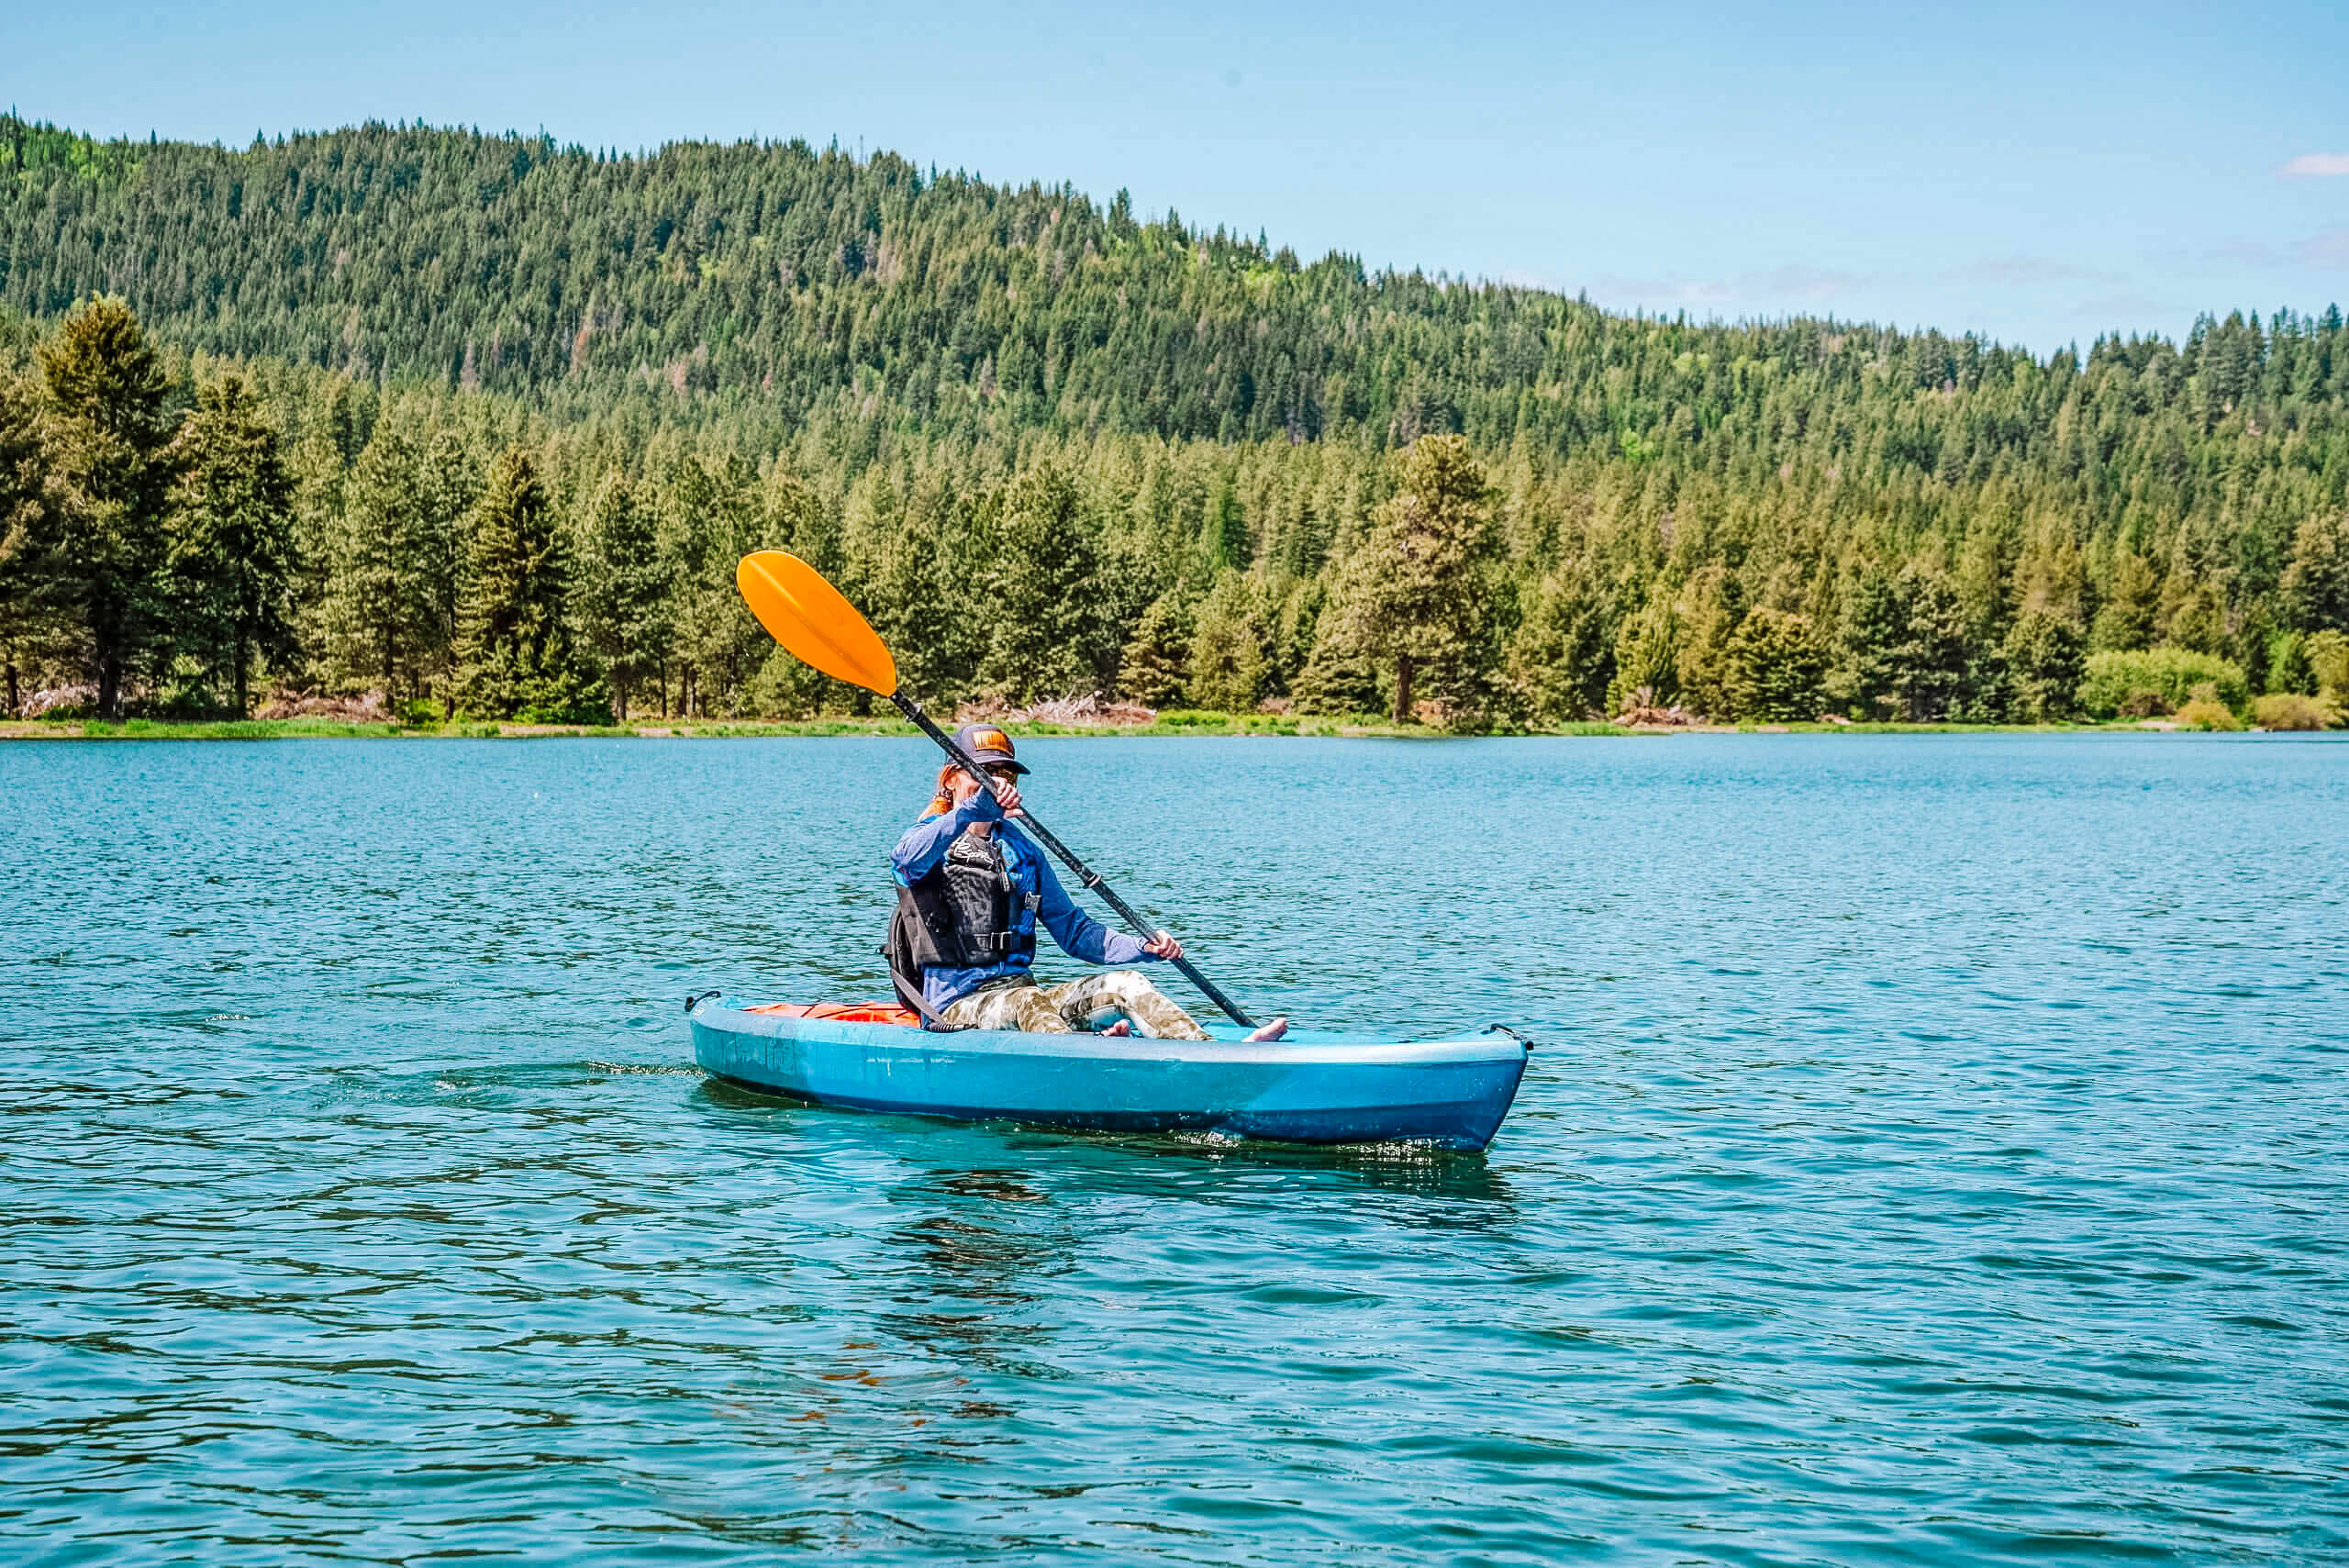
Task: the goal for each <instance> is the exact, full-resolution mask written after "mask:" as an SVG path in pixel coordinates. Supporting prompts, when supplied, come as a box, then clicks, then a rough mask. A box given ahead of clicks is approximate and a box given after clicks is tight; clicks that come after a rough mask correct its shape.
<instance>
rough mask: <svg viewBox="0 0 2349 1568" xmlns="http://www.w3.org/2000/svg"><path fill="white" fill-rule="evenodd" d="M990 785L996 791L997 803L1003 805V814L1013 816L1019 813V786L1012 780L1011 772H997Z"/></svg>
mask: <svg viewBox="0 0 2349 1568" xmlns="http://www.w3.org/2000/svg"><path fill="white" fill-rule="evenodd" d="M988 787H989V788H991V789H993V790H994V791H995V798H996V805H998V806H1002V807H1003V814H1004V815H1005V816H1006V817H1011V816H1015V815H1017V814H1018V812H1019V785H1018V784H1013V783H1012V782H1011V775H1010V774H1009V773H997V774H996V776H995V777H994V779H993V780H992V781H991V783H990V784H989V785H988Z"/></svg>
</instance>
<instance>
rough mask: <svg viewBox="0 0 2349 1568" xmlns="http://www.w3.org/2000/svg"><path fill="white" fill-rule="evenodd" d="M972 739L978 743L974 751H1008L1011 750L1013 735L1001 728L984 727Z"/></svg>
mask: <svg viewBox="0 0 2349 1568" xmlns="http://www.w3.org/2000/svg"><path fill="white" fill-rule="evenodd" d="M971 739H972V740H973V741H974V742H975V743H976V744H975V745H974V747H973V748H972V749H973V750H974V751H1010V750H1011V737H1010V736H1008V735H1006V734H1005V733H1004V732H1003V731H1002V730H1000V729H982V730H980V731H979V732H978V733H977V734H975V735H974V736H972V737H971Z"/></svg>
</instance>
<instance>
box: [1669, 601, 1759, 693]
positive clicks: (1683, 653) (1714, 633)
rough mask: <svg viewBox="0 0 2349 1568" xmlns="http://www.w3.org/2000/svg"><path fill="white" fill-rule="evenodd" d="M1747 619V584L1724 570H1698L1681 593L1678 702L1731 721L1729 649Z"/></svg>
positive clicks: (1675, 670) (1677, 658)
mask: <svg viewBox="0 0 2349 1568" xmlns="http://www.w3.org/2000/svg"><path fill="white" fill-rule="evenodd" d="M1744 617H1745V592H1744V585H1743V584H1742V583H1741V582H1740V581H1739V580H1738V577H1737V574H1736V573H1733V572H1731V571H1730V570H1729V569H1728V568H1727V567H1725V566H1720V565H1709V566H1705V567H1702V568H1700V569H1699V570H1698V571H1697V572H1696V573H1694V574H1692V575H1691V576H1690V577H1689V579H1688V584H1687V587H1685V588H1683V589H1682V590H1681V593H1680V601H1679V605H1678V619H1679V621H1680V628H1681V631H1680V651H1679V654H1678V656H1677V657H1676V658H1675V661H1674V673H1675V674H1676V675H1677V676H1678V677H1679V684H1680V700H1681V702H1682V704H1683V705H1685V706H1687V707H1689V708H1692V709H1694V710H1695V711H1696V712H1698V713H1700V714H1703V715H1705V716H1706V717H1709V718H1727V717H1730V716H1731V713H1733V712H1734V711H1735V710H1734V708H1733V706H1732V705H1731V700H1730V694H1729V676H1730V649H1731V643H1732V642H1733V641H1734V640H1735V639H1736V637H1737V628H1738V625H1739V623H1740V622H1741V621H1742V620H1743V619H1744Z"/></svg>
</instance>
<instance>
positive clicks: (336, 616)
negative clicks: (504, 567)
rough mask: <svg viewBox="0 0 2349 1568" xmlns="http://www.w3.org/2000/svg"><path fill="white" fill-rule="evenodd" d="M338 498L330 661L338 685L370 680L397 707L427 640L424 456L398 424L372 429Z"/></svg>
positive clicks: (414, 680) (412, 683)
mask: <svg viewBox="0 0 2349 1568" xmlns="http://www.w3.org/2000/svg"><path fill="white" fill-rule="evenodd" d="M344 495H345V497H346V502H345V506H344V509H343V515H342V519H341V526H340V528H338V529H337V530H336V537H335V543H334V563H333V569H332V572H331V574H330V576H329V578H328V584H327V595H328V605H327V613H326V617H325V618H326V630H327V638H328V657H329V661H330V662H331V665H332V667H333V669H334V671H335V673H337V675H338V676H339V677H340V681H341V684H345V685H348V686H354V687H356V686H362V685H363V684H365V683H366V682H368V681H371V680H372V681H373V682H374V683H375V684H377V686H378V687H379V688H380V689H381V690H382V692H383V694H384V701H385V702H386V703H397V702H399V701H400V699H401V697H402V695H403V694H404V692H406V691H413V690H416V689H417V685H418V683H419V681H420V678H421V675H422V669H421V666H422V664H423V661H424V657H425V649H426V646H427V636H428V632H427V625H426V621H425V617H424V614H423V610H422V606H423V604H424V602H425V592H424V586H425V583H426V581H427V577H428V570H429V568H428V562H426V561H425V560H424V559H422V555H421V550H420V548H419V547H420V546H421V544H422V542H423V541H424V540H425V539H427V538H428V537H429V525H428V521H427V511H426V508H427V506H428V504H429V503H428V499H427V495H426V492H425V486H424V473H423V454H422V452H421V451H420V450H418V448H417V442H416V440H415V439H414V437H413V436H412V435H411V434H410V433H409V431H408V430H407V429H406V428H405V425H404V424H403V423H400V422H394V421H386V422H385V423H384V425H382V426H379V427H378V428H377V429H376V430H375V433H374V435H373V438H372V439H370V440H369V441H368V442H367V444H366V446H365V447H364V448H362V450H361V451H360V453H359V461H358V462H355V463H354V464H352V466H351V479H350V483H349V484H348V485H347V486H346V488H345V491H344Z"/></svg>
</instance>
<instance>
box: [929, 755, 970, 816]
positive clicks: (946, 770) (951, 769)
mask: <svg viewBox="0 0 2349 1568" xmlns="http://www.w3.org/2000/svg"><path fill="white" fill-rule="evenodd" d="M962 771H963V769H962V766H961V765H960V764H959V763H955V762H949V763H947V764H946V765H945V766H944V767H942V768H941V769H939V770H938V793H937V794H936V795H931V796H930V809H929V810H928V811H925V812H923V813H922V815H923V816H925V817H943V816H945V815H946V813H948V812H950V811H952V810H953V809H954V775H955V774H957V773H961V772H962Z"/></svg>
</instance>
